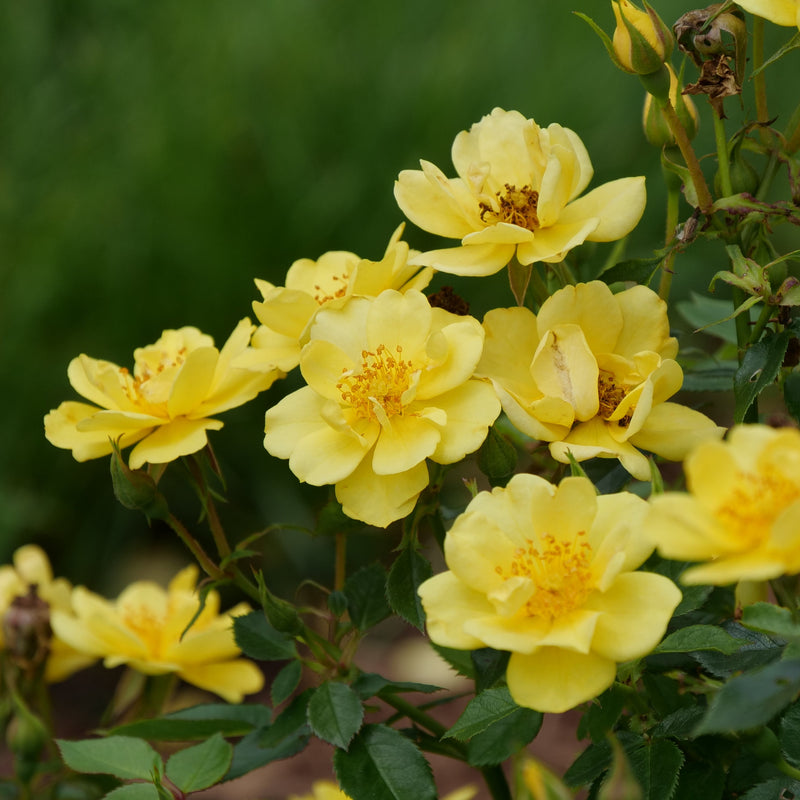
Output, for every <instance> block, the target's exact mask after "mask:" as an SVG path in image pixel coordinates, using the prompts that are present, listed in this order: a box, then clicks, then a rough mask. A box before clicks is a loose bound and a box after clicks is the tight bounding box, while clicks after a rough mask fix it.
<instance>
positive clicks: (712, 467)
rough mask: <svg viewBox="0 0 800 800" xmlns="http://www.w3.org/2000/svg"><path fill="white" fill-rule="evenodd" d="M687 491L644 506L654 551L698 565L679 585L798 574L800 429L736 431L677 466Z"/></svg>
mask: <svg viewBox="0 0 800 800" xmlns="http://www.w3.org/2000/svg"><path fill="white" fill-rule="evenodd" d="M683 468H684V471H685V473H686V486H687V489H688V491H687V492H666V493H664V494H662V495H659V496H658V497H655V498H653V499H652V500H651V507H652V510H651V512H650V514H649V515H648V516H647V519H646V520H645V528H644V530H645V532H646V533H647V535H648V536H651V537H652V538H653V539H654V540H655V542H656V545H657V547H658V551H659V553H660V554H661V555H662V556H664V557H665V558H671V559H675V560H678V561H699V562H704V563H700V564H698V565H697V566H693V567H690V568H689V569H688V570H686V572H684V573H683V575H682V576H681V581H682V582H683V583H691V584H695V583H704V584H716V585H724V584H730V583H736V582H738V581H764V580H770V579H772V578H777V577H779V576H781V575H784V574H786V575H792V574H795V573H798V572H800V431H797V430H796V429H794V428H778V429H775V428H769V427H767V426H766V425H737V426H735V427H733V428H731V430H730V433H729V434H728V437H727V439H726V440H725V441H723V442H717V441H713V442H703V443H701V444H699V445H698V446H697V447H696V448H695V449H693V450H692V452H691V453H690V454H689V455H688V457H687V458H686V460H685V461H684V464H683Z"/></svg>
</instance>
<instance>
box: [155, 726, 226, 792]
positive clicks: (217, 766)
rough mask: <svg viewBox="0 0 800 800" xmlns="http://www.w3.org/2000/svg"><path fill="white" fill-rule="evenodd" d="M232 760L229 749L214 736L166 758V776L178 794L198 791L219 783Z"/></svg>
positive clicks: (218, 737) (220, 738) (218, 736)
mask: <svg viewBox="0 0 800 800" xmlns="http://www.w3.org/2000/svg"><path fill="white" fill-rule="evenodd" d="M232 757H233V748H232V747H231V745H230V744H228V742H226V741H225V740H224V739H223V738H222V736H221V735H220V734H219V733H217V734H214V736H212V737H211V738H210V739H207V740H206V741H205V742H203V743H202V744H198V745H195V746H194V747H187V748H186V749H185V750H181V751H179V752H177V753H175V754H174V755H172V756H170V758H169V760H168V761H167V767H166V772H167V777H168V778H169V779H170V780H171V781H172V782H173V783H174V784H175V785H176V786H177V787H178V788H179V789H180V790H181V791H182V792H185V793H187V794H188V793H189V792H199V791H202V790H203V789H208V788H209V786H213V785H214V784H215V783H218V782H219V781H220V780H222V778H223V776H224V775H225V773H226V772H227V771H228V767H230V764H231V758H232Z"/></svg>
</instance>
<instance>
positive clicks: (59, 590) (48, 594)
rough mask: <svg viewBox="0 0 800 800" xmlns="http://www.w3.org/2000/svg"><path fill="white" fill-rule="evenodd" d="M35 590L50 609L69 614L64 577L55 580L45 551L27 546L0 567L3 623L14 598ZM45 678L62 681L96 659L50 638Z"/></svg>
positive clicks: (0, 636)
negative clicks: (10, 562) (9, 561)
mask: <svg viewBox="0 0 800 800" xmlns="http://www.w3.org/2000/svg"><path fill="white" fill-rule="evenodd" d="M31 587H35V591H36V596H37V597H39V598H40V599H41V600H43V601H44V602H45V603H47V605H48V606H49V609H50V614H51V615H52V613H53V612H54V611H59V612H60V613H62V614H66V615H67V616H70V615H72V600H71V595H72V585H71V584H70V582H69V581H68V580H66V578H54V577H53V570H52V568H51V566H50V561H49V560H48V558H47V555H46V554H45V552H44V550H42V548H41V547H38V546H37V545H34V544H26V545H23V546H22V547H20V548H18V549H17V550H16V551H15V552H14V557H13V564H5V565H3V566H2V567H0V620H3V619H4V618H5V616H6V614H7V613H8V611H9V608H10V607H11V606H12V603H13V602H14V600H15V599H16V598H22V597H25V596H26V595H28V593H29V591H30V588H31ZM5 627H6V625H5V624H3V625H0V650H2V649H3V648H5V647H8V646H9V642H7V641H6V640H5V637H4V628H5ZM46 658H47V661H46V663H45V670H44V678H45V680H46V681H48V682H49V683H53V682H56V681H61V680H64V678H68V677H69V676H70V675H72V674H73V673H74V672H77V671H78V670H81V669H84V668H85V667H88V666H89V665H90V664H92V663H93V662H94V661H95V660H96V659H95V658H94V656H90V655H86V654H85V653H82V652H79V651H78V650H75V649H74V648H72V647H70V646H69V645H68V644H67V643H66V642H65V641H63V640H62V639H61V638H60V637H59V636H58V635H55V636H53V637H51V638H50V639H49V652H48V653H46Z"/></svg>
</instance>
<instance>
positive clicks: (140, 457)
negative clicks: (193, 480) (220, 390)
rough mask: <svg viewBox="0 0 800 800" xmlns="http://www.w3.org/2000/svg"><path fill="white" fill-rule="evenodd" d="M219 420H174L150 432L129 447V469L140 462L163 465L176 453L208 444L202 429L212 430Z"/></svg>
mask: <svg viewBox="0 0 800 800" xmlns="http://www.w3.org/2000/svg"><path fill="white" fill-rule="evenodd" d="M221 427H222V422H220V421H219V420H216V419H176V420H173V421H172V422H169V423H167V424H166V425H162V426H161V427H160V428H158V429H157V430H155V431H153V433H151V434H150V435H149V436H148V437H147V438H145V439H143V440H142V441H141V442H139V444H137V445H136V447H134V448H133V450H132V451H131V454H130V456H129V458H128V463H129V465H130V468H131V469H139V467H141V466H142V465H143V464H145V463H150V464H165V463H167V462H168V461H174V460H175V459H176V458H180V456H188V455H190V454H191V453H196V452H197V451H198V450H202V449H203V448H204V447H205V446H206V444H207V443H208V437H207V436H206V431H216V430H219V429H220V428H221Z"/></svg>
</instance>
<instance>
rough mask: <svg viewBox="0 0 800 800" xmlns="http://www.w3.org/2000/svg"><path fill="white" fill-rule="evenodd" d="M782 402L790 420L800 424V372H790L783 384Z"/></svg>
mask: <svg viewBox="0 0 800 800" xmlns="http://www.w3.org/2000/svg"><path fill="white" fill-rule="evenodd" d="M783 400H784V402H785V403H786V410H787V411H788V412H789V413H790V414H791V415H792V418H793V419H794V420H795V421H797V422H800V372H790V373H789V374H788V375H787V376H786V380H784V382H783Z"/></svg>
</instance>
